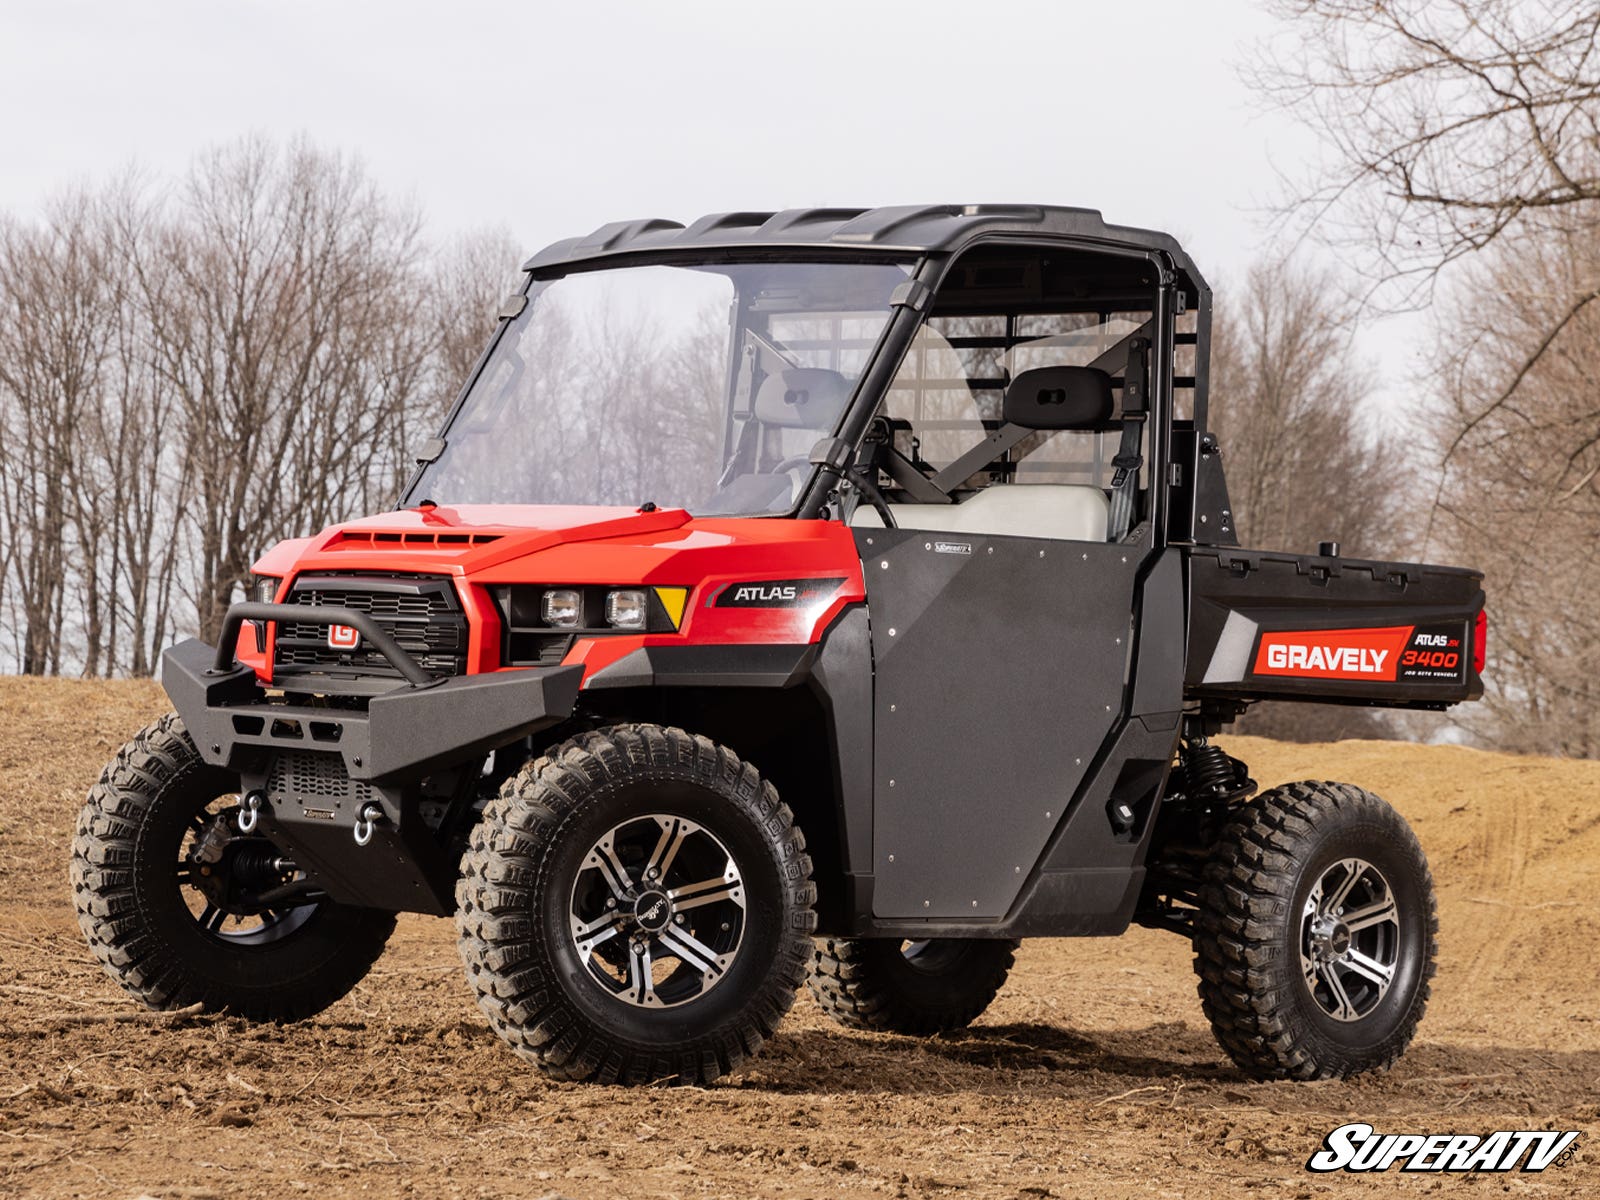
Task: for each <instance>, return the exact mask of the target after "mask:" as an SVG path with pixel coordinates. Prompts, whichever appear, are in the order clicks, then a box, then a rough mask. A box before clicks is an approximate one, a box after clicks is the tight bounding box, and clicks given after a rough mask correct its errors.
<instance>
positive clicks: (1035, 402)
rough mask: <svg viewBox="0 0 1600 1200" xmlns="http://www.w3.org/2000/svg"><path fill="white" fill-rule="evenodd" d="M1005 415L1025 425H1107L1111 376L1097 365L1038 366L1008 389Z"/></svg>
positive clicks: (1078, 426) (1023, 374)
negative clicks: (1097, 367) (1096, 366)
mask: <svg viewBox="0 0 1600 1200" xmlns="http://www.w3.org/2000/svg"><path fill="white" fill-rule="evenodd" d="M1004 416H1005V419H1006V421H1007V423H1009V424H1012V425H1021V426H1022V427H1023V428H1024V429H1106V428H1109V427H1111V425H1112V424H1113V422H1112V420H1111V376H1109V375H1107V374H1106V373H1105V372H1104V371H1101V370H1098V369H1096V368H1094V367H1035V368H1034V369H1033V370H1031V371H1024V372H1022V374H1020V375H1018V376H1017V377H1016V378H1015V379H1013V380H1012V381H1011V386H1010V387H1008V388H1007V389H1006V399H1005V412H1004Z"/></svg>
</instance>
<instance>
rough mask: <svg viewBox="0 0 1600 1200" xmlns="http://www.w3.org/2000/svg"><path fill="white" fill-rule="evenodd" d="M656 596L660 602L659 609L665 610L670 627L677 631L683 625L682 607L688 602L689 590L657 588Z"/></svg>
mask: <svg viewBox="0 0 1600 1200" xmlns="http://www.w3.org/2000/svg"><path fill="white" fill-rule="evenodd" d="M656 596H657V598H658V599H659V600H660V601H661V607H662V608H664V609H666V610H667V616H668V617H670V618H671V619H672V627H673V628H674V629H677V628H678V627H679V626H681V625H682V624H683V606H684V605H685V604H687V603H688V602H689V589H688V588H681V587H658V588H657V589H656Z"/></svg>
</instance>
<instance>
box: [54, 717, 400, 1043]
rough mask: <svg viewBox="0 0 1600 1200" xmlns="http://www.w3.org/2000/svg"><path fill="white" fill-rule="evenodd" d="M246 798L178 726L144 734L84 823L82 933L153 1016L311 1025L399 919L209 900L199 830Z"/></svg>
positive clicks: (330, 908)
mask: <svg viewBox="0 0 1600 1200" xmlns="http://www.w3.org/2000/svg"><path fill="white" fill-rule="evenodd" d="M238 790H239V780H238V777H237V776H235V775H232V774H230V773H229V772H228V771H225V770H223V769H222V768H220V767H214V766H211V765H210V764H208V763H206V762H205V761H204V760H203V759H202V758H201V757H200V752H199V751H198V750H197V749H196V748H195V744H194V742H193V740H192V739H191V738H190V737H189V734H188V732H187V731H186V730H185V729H184V726H183V722H182V721H181V720H180V719H179V718H178V717H177V716H176V715H172V714H169V715H167V716H165V717H162V718H161V719H160V720H158V721H156V722H155V723H154V724H153V725H150V726H149V727H147V728H146V729H144V730H142V731H140V733H139V734H138V735H137V736H135V738H134V739H133V741H131V742H129V743H128V744H127V745H126V746H124V747H123V748H122V750H121V751H120V752H119V753H118V754H117V757H116V758H115V759H113V760H112V762H111V763H110V765H109V766H107V767H106V769H105V771H104V772H103V773H102V774H101V776H100V781H99V782H98V783H96V784H95V785H94V787H93V788H92V789H91V790H90V792H89V798H88V802H87V803H86V804H85V805H84V807H83V811H82V813H81V814H80V815H79V817H78V828H77V836H76V837H75V838H74V839H73V843H72V868H71V877H72V892H73V900H74V902H75V904H76V907H77V910H78V924H79V927H80V928H81V929H82V930H83V935H84V937H85V938H86V939H87V940H88V943H89V948H90V949H91V950H92V951H94V954H95V957H96V958H98V959H99V960H100V962H101V964H102V965H103V966H104V967H105V969H106V971H107V973H108V974H110V976H111V977H112V978H113V979H115V980H116V981H117V982H118V983H120V984H121V985H122V986H123V987H124V988H125V989H126V990H127V991H128V992H129V993H130V994H131V995H133V996H134V997H135V998H136V999H138V1000H139V1001H140V1002H141V1003H143V1004H145V1005H147V1006H149V1007H150V1008H153V1009H174V1008H186V1007H188V1006H190V1005H192V1004H196V1003H198V1004H203V1005H204V1006H205V1008H206V1009H207V1010H208V1011H213V1012H216V1011H225V1012H230V1013H233V1014H235V1015H238V1016H241V1017H245V1018H247V1019H249V1020H253V1021H296V1020H300V1019H302V1018H304V1017H309V1016H311V1015H312V1014H314V1013H318V1012H321V1011H322V1010H323V1009H325V1008H327V1007H328V1005H330V1004H332V1003H333V1002H334V1001H336V1000H338V999H339V998H340V997H342V996H344V995H345V994H346V993H347V992H348V991H349V990H350V989H351V988H352V987H354V986H355V985H356V984H357V983H359V982H360V981H361V979H362V977H363V976H365V975H366V973H367V971H368V970H370V969H371V967H372V964H373V963H374V962H375V961H377V958H378V956H379V955H380V954H382V953H383V947H384V943H385V942H387V941H388V938H389V935H390V933H392V932H393V931H394V920H395V918H394V914H393V913H388V912H379V911H377V910H375V909H368V908H352V907H349V906H346V905H339V904H334V903H332V902H331V901H326V900H324V901H320V902H318V903H316V904H314V905H305V906H301V907H296V908H284V909H281V910H278V911H276V912H258V913H244V914H243V915H234V914H230V913H228V912H224V911H221V910H219V909H216V908H213V907H212V906H211V905H210V904H209V903H208V902H207V901H204V900H201V899H198V898H196V896H195V894H196V892H197V888H196V887H195V886H194V885H193V884H191V883H188V882H185V876H186V873H188V872H190V871H192V870H194V869H197V868H196V864H194V863H192V862H190V861H188V860H187V859H186V858H185V855H184V849H185V847H186V845H189V844H190V842H189V841H188V839H190V838H192V837H193V836H194V835H193V834H192V833H191V830H196V831H197V830H199V829H201V828H203V827H204V825H205V824H206V823H208V822H215V821H224V822H226V821H231V820H232V813H233V812H236V811H237V805H236V804H234V805H233V806H232V807H231V808H230V807H229V804H228V802H229V800H230V799H231V798H233V797H234V796H235V794H236V793H237V792H238ZM219 800H220V801H221V802H222V805H221V808H220V809H219V808H218V807H217V802H218V801H219ZM251 840H253V841H258V842H259V843H260V844H261V846H262V847H268V848H270V843H267V842H266V839H264V838H261V839H251ZM269 852H270V851H269ZM202 905H203V906H204V907H202ZM196 907H201V908H202V911H201V912H200V913H199V914H196V913H195V912H194V911H193V908H196ZM230 920H231V921H233V922H234V928H233V929H231V930H230V929H229V928H227V923H228V921H230Z"/></svg>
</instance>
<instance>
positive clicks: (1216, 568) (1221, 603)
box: [1184, 547, 1484, 708]
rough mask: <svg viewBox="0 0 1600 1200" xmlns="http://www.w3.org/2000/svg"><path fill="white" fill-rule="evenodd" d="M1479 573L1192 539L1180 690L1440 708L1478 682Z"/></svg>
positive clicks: (1466, 696)
mask: <svg viewBox="0 0 1600 1200" xmlns="http://www.w3.org/2000/svg"><path fill="white" fill-rule="evenodd" d="M1482 584H1483V575H1482V573H1481V572H1478V571H1473V570H1468V569H1466V568H1463V567H1435V566H1425V565H1419V564H1416V563H1391V562H1372V561H1368V560H1365V559H1354V558H1329V557H1322V556H1319V555H1309V554H1283V553H1273V552H1266V551H1259V550H1239V549H1230V548H1226V547H1196V548H1195V549H1194V550H1192V551H1191V552H1190V555H1189V650H1188V663H1187V669H1186V672H1185V676H1184V680H1185V683H1184V689H1185V693H1186V694H1187V695H1188V696H1190V697H1193V698H1203V697H1207V696H1215V697H1219V698H1232V699H1243V700H1255V699H1283V700H1315V701H1323V702H1335V703H1338V702H1343V703H1353V704H1373V705H1381V706H1384V707H1393V708H1443V707H1445V706H1446V705H1450V704H1454V703H1456V702H1457V701H1461V700H1470V699H1473V698H1475V697H1477V696H1478V695H1480V694H1481V693H1482V691H1483V683H1482V681H1481V680H1480V679H1479V676H1478V672H1479V670H1481V669H1482V665H1483V664H1482V658H1481V654H1482V641H1481V638H1482V632H1483V631H1482V626H1481V619H1482V612H1483V600H1484V596H1483V586H1482Z"/></svg>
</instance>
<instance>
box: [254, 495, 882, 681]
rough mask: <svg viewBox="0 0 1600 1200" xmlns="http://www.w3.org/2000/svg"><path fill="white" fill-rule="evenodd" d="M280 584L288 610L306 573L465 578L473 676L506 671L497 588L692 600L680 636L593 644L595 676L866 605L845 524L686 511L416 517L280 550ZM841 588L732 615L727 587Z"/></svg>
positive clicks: (276, 552)
mask: <svg viewBox="0 0 1600 1200" xmlns="http://www.w3.org/2000/svg"><path fill="white" fill-rule="evenodd" d="M255 571H256V573H257V574H261V575H274V576H280V577H282V579H283V584H282V585H281V586H280V588H279V592H278V599H279V600H282V599H283V597H284V595H285V594H286V593H287V590H288V588H289V586H290V585H291V584H292V583H293V581H294V579H295V577H297V576H298V575H300V574H303V573H305V572H319V573H320V572H345V571H382V572H393V573H396V574H415V575H434V576H448V577H451V578H453V579H454V581H455V585H456V591H457V593H458V594H459V596H460V599H461V604H462V608H463V609H464V610H465V612H466V616H467V623H468V626H469V630H470V642H469V645H468V659H467V662H468V671H469V672H471V673H479V672H483V671H493V670H497V669H500V668H501V663H500V618H499V614H498V611H497V609H496V607H495V604H494V602H493V600H492V599H491V598H490V595H489V592H488V588H489V587H491V586H493V585H496V584H508V583H523V584H548V585H550V586H552V587H554V586H560V585H571V584H615V585H616V586H618V587H629V586H641V585H643V586H652V585H653V586H667V587H686V588H688V589H690V592H689V598H688V603H687V605H686V607H685V609H684V613H683V621H682V624H681V626H680V628H679V630H678V632H677V633H655V634H627V635H625V634H615V635H606V636H603V637H594V638H585V639H581V640H580V641H578V642H577V643H576V644H575V645H574V646H573V648H572V651H571V653H569V654H568V656H567V659H566V661H567V662H568V663H582V664H584V666H585V668H586V669H585V672H584V677H585V679H588V678H589V677H590V676H591V675H593V674H594V672H596V671H598V670H600V669H602V668H604V667H606V666H609V665H610V664H611V663H613V662H616V661H617V660H618V659H620V658H622V657H623V656H625V655H627V654H629V653H631V652H632V651H634V650H636V649H638V648H639V647H641V646H646V645H681V644H685V643H697V644H702V645H704V644H721V645H727V644H740V645H752V644H766V643H771V644H787V645H795V644H810V643H813V642H816V641H818V640H819V639H820V638H821V637H822V634H823V632H824V631H825V630H826V629H827V627H828V625H829V624H830V623H831V622H832V621H833V619H834V618H835V617H836V616H838V614H839V613H840V611H842V610H843V609H844V608H845V607H846V606H847V605H849V604H852V603H858V602H860V601H862V600H864V599H865V598H866V590H865V587H864V585H863V581H862V577H861V560H860V558H859V557H858V556H857V554H856V548H855V541H854V539H853V538H852V537H851V534H850V531H849V530H848V529H847V528H846V527H845V526H843V525H841V524H840V523H839V522H837V521H796V520H790V519H787V518H754V517H752V518H726V517H720V518H704V519H701V518H695V517H691V516H690V515H689V514H688V513H686V512H684V511H683V510H682V509H664V510H660V511H657V512H648V513H646V512H639V511H636V510H633V509H625V508H578V507H549V506H534V505H473V506H462V507H460V508H424V509H407V510H404V511H401V512H394V513H385V514H383V515H381V516H376V517H367V518H364V519H362V520H359V521H352V522H349V523H347V524H344V525H337V526H333V527H331V528H329V529H325V530H323V531H322V532H321V533H319V534H317V535H316V536H315V537H311V538H298V539H295V540H293V541H286V542H281V543H279V544H278V545H277V546H275V547H273V548H272V549H271V550H270V551H268V552H267V553H266V554H264V555H263V556H262V557H261V559H260V561H259V562H257V563H256V565H255ZM808 579H840V580H842V582H841V583H840V584H839V585H838V586H837V587H836V588H833V589H831V590H830V591H828V592H827V594H825V595H822V596H819V597H818V598H816V599H814V600H812V601H809V602H807V603H805V604H800V605H795V606H792V607H772V608H759V607H721V606H717V604H716V598H717V597H718V596H719V595H720V594H722V592H723V591H724V590H725V588H726V587H728V586H730V585H734V584H739V583H753V582H762V581H768V580H789V581H796V580H808ZM238 655H239V659H240V661H241V662H245V663H248V664H249V665H251V666H253V667H254V668H255V669H256V672H257V674H258V675H260V676H261V678H262V679H263V681H266V682H270V674H269V671H270V666H269V664H270V663H271V661H272V647H271V644H270V642H269V644H268V647H267V653H266V654H265V655H263V654H258V653H256V650H255V637H254V634H253V633H252V632H251V631H249V630H246V631H245V632H244V634H242V635H241V637H240V639H239V649H238Z"/></svg>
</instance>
